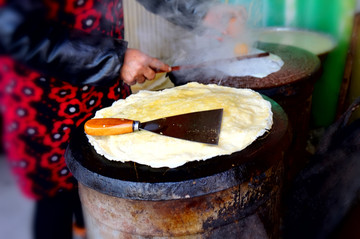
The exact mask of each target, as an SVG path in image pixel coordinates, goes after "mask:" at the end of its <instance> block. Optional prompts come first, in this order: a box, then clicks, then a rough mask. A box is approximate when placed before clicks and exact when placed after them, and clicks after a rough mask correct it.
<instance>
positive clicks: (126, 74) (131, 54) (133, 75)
mask: <svg viewBox="0 0 360 239" xmlns="http://www.w3.org/2000/svg"><path fill="white" fill-rule="evenodd" d="M157 71H162V72H169V71H171V67H170V66H169V65H167V64H165V63H164V62H162V61H160V60H159V59H156V58H153V57H150V56H148V55H146V54H145V53H143V52H141V51H139V50H136V49H132V48H129V49H127V50H126V52H125V57H124V63H123V65H122V67H121V69H120V78H121V80H123V81H124V82H125V83H126V84H128V85H134V84H136V83H144V82H145V81H146V80H153V79H154V78H155V75H156V72H157Z"/></svg>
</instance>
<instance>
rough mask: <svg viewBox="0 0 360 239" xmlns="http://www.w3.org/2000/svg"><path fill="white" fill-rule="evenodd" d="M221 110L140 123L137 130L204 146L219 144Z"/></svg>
mask: <svg viewBox="0 0 360 239" xmlns="http://www.w3.org/2000/svg"><path fill="white" fill-rule="evenodd" d="M222 116H223V109H215V110H207V111H199V112H193V113H188V114H182V115H175V116H170V117H166V118H160V119H156V120H152V121H148V122H142V123H140V126H139V128H140V129H143V130H147V131H151V132H154V133H158V134H161V135H165V136H170V137H174V138H179V139H184V140H190V141H195V142H200V143H205V144H214V145H217V144H218V143H219V137H220V130H221V122H222Z"/></svg>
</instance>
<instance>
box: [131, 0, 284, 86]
mask: <svg viewBox="0 0 360 239" xmlns="http://www.w3.org/2000/svg"><path fill="white" fill-rule="evenodd" d="M188 2H193V1H188ZM195 2H197V1H195ZM233 2H235V3H234V5H240V6H243V7H245V9H246V11H247V23H246V24H245V25H244V29H243V31H242V32H241V34H238V35H236V36H232V37H226V36H224V35H222V34H221V32H219V31H217V30H215V29H213V28H206V27H204V26H203V25H202V24H197V26H196V27H195V28H193V29H191V30H190V29H189V26H195V25H196V24H194V21H195V22H196V21H198V23H199V22H201V19H196V18H191V17H190V18H184V17H179V14H181V13H180V12H177V11H175V12H174V13H173V14H174V15H173V16H172V15H170V14H169V12H166V14H165V13H164V14H162V17H164V16H165V17H166V18H167V19H171V20H172V22H175V23H176V24H174V23H170V22H168V21H166V20H164V19H161V18H162V17H161V16H158V15H156V16H155V17H156V18H157V19H158V20H159V21H161V20H162V23H161V26H160V27H157V28H153V29H151V30H150V29H149V28H150V26H149V24H148V23H147V22H144V23H143V24H140V26H143V27H140V28H139V29H138V36H139V39H141V43H140V49H141V50H142V51H144V52H146V53H148V54H150V55H152V56H154V57H158V58H161V59H162V60H164V61H165V62H166V63H168V64H169V65H173V66H175V65H197V64H201V63H204V62H208V61H213V60H219V59H228V58H233V57H235V56H236V55H235V52H234V49H235V46H236V44H239V43H242V44H246V45H247V46H248V47H249V49H252V46H253V45H254V42H255V41H256V39H255V38H254V35H253V33H252V31H251V29H252V28H254V27H255V26H256V25H257V24H258V23H259V22H260V21H261V14H260V11H261V1H260V0H252V1H250V2H248V1H243V0H242V1H241V0H240V1H233ZM189 4H190V3H189ZM215 4H218V3H215V2H214V1H205V3H203V4H202V5H199V6H197V7H196V8H195V10H194V11H195V12H197V13H198V14H199V15H200V16H201V15H204V14H205V13H206V10H207V9H210V8H211V7H214V6H215ZM215 9H217V7H216V8H215ZM159 11H161V9H160V10H159ZM160 14H161V13H160ZM230 17H231V16H228V17H227V16H225V22H228V20H229V19H230ZM160 19H161V20H160ZM174 19H181V21H180V22H179V21H177V22H176V21H175V20H174ZM186 19H188V20H189V21H188V22H186ZM177 24H178V25H177ZM153 25H154V24H153ZM183 26H185V28H184V27H183ZM154 36H161V38H159V37H158V38H157V39H156V41H154V40H152V41H151V40H150V39H153V38H154ZM155 38H156V37H155ZM159 52H160V53H159ZM250 53H252V52H250ZM280 67H281V66H280ZM173 74H174V75H175V76H176V78H179V79H183V80H184V82H187V81H189V80H191V79H199V78H203V79H204V78H213V79H214V78H215V79H220V80H221V79H222V78H224V77H227V76H229V74H226V73H224V72H223V71H221V70H219V69H216V67H214V66H209V67H203V68H197V69H192V70H183V71H179V72H174V73H173Z"/></svg>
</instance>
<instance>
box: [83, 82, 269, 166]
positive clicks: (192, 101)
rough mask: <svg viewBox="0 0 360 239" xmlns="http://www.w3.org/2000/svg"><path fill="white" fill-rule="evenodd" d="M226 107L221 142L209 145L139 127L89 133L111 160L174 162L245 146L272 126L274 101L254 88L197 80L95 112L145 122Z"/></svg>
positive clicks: (151, 163)
mask: <svg viewBox="0 0 360 239" xmlns="http://www.w3.org/2000/svg"><path fill="white" fill-rule="evenodd" d="M218 108H223V109H224V112H223V121H222V126H221V133H220V139H219V144H218V145H208V144H203V143H198V142H191V141H186V140H181V139H175V138H171V137H166V136H162V135H158V134H155V133H151V132H147V131H138V132H134V133H129V134H124V135H112V136H90V135H87V137H88V139H89V142H90V143H91V145H93V146H94V147H95V149H96V151H97V153H99V154H101V155H103V156H104V157H106V158H107V159H109V160H115V161H120V162H127V161H133V162H136V163H140V164H144V165H148V166H151V167H154V168H158V167H169V168H175V167H178V166H181V165H183V164H185V163H186V162H190V161H197V160H206V159H209V158H212V157H215V156H218V155H229V154H231V153H233V152H236V151H240V150H243V149H244V148H245V147H247V146H248V145H250V144H251V143H252V142H253V141H254V140H256V138H258V137H259V136H261V135H263V134H264V133H265V132H266V131H267V130H269V129H270V128H271V126H272V123H273V121H272V116H273V115H272V111H271V104H270V102H269V101H267V100H264V99H263V98H262V96H261V95H260V94H259V93H257V92H255V91H253V90H251V89H236V88H230V87H224V86H218V85H203V84H199V83H196V82H192V83H188V84H186V85H183V86H178V87H174V88H171V89H165V90H162V91H145V90H143V91H140V92H138V93H136V94H133V95H131V96H129V97H128V98H126V99H124V100H118V101H116V102H114V103H113V105H112V106H110V107H107V108H104V109H101V110H99V111H97V112H96V114H95V118H107V117H119V118H127V119H132V120H138V121H140V122H145V121H149V120H153V119H157V118H162V117H168V116H171V115H177V114H184V113H190V112H196V111H202V110H211V109H218Z"/></svg>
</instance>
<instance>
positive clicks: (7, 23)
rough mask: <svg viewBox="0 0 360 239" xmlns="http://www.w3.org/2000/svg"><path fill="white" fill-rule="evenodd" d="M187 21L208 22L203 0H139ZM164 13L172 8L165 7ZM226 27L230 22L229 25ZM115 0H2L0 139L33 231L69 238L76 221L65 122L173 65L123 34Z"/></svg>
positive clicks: (211, 15)
mask: <svg viewBox="0 0 360 239" xmlns="http://www.w3.org/2000/svg"><path fill="white" fill-rule="evenodd" d="M138 2H139V3H141V4H142V5H143V6H144V7H145V8H146V9H148V10H149V11H151V12H153V13H155V14H159V15H162V16H163V17H165V18H166V19H167V20H169V21H171V22H173V23H175V24H178V25H181V26H183V27H184V28H187V29H189V30H191V29H195V28H198V27H200V28H203V29H207V28H209V27H212V26H213V25H216V30H217V31H219V32H220V35H226V34H228V32H227V31H226V28H227V24H226V23H225V25H224V24H223V25H224V27H223V28H222V27H221V26H220V27H219V24H214V23H217V22H221V21H222V19H223V16H224V14H225V13H226V14H230V15H231V16H232V18H234V17H235V18H238V17H239V18H241V19H242V18H243V16H242V13H243V9H241V10H239V11H238V10H236V9H235V8H233V7H229V8H226V9H227V10H223V12H222V13H221V14H220V15H219V14H215V8H214V7H211V5H209V4H208V3H209V2H213V1H206V0H197V1H196V0H183V1H180V0H179V1H178V0H173V1H166V0H163V1H161V0H157V1H156V0H138ZM170 13H171V14H170ZM231 27H232V28H233V26H231ZM123 36H124V25H123V5H122V1H121V0H102V1H100V0H61V1H55V0H8V1H6V0H0V53H1V56H0V111H1V114H2V122H3V135H2V136H3V144H4V145H3V146H4V147H3V148H4V151H5V153H6V157H7V159H8V161H9V163H10V167H11V170H12V172H13V174H14V175H15V177H16V180H17V182H18V185H19V187H20V189H21V191H22V192H23V194H24V195H26V196H27V197H29V198H33V199H34V200H36V209H35V217H34V226H33V228H34V238H37V239H39V238H46V239H51V238H62V239H66V238H72V233H73V231H72V230H73V229H72V228H73V218H74V214H75V219H76V223H77V224H78V226H80V227H83V226H84V222H83V218H82V213H81V204H80V201H79V198H78V193H77V182H76V180H75V179H74V178H73V177H72V175H71V172H69V170H68V168H67V167H66V164H65V160H64V153H65V150H66V147H67V143H68V140H69V138H70V134H71V131H72V130H73V129H74V128H76V127H79V126H80V125H81V124H82V123H83V122H84V121H86V120H87V119H89V118H90V117H92V116H93V114H94V113H95V112H96V111H97V110H98V109H100V108H103V107H106V106H109V105H111V104H112V103H113V102H114V101H116V100H118V99H123V98H126V97H127V96H128V95H129V94H131V88H130V86H131V85H133V84H135V83H143V82H144V81H145V80H152V79H154V78H155V75H156V72H157V71H165V72H168V71H170V70H171V67H170V66H169V65H168V64H166V63H164V62H162V61H161V60H159V59H156V58H153V57H151V56H148V55H146V54H144V53H143V52H141V51H140V50H137V49H131V48H128V47H127V42H126V41H124V40H123Z"/></svg>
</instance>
